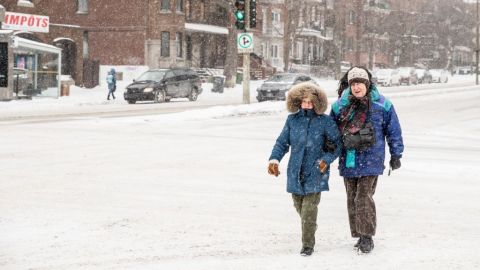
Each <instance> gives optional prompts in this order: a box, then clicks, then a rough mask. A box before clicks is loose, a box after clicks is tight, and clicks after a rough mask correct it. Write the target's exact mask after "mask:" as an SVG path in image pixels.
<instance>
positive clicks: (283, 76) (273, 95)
mask: <svg viewBox="0 0 480 270" xmlns="http://www.w3.org/2000/svg"><path fill="white" fill-rule="evenodd" d="M301 82H312V83H315V84H316V82H315V80H313V79H312V78H311V77H310V76H308V75H305V74H296V73H280V74H275V75H273V76H272V77H270V78H269V79H268V80H266V81H265V82H264V83H263V84H262V85H261V86H260V87H259V88H258V89H257V100H258V102H262V101H265V100H285V98H286V93H287V91H288V90H289V89H290V88H291V87H292V86H293V85H295V84H298V83H301Z"/></svg>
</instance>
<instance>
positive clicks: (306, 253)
mask: <svg viewBox="0 0 480 270" xmlns="http://www.w3.org/2000/svg"><path fill="white" fill-rule="evenodd" d="M312 253H313V248H311V247H304V248H302V250H301V251H300V255H302V256H310V255H312Z"/></svg>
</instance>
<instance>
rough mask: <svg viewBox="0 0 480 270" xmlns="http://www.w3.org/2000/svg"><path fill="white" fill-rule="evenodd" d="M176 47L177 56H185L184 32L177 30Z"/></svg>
mask: <svg viewBox="0 0 480 270" xmlns="http://www.w3.org/2000/svg"><path fill="white" fill-rule="evenodd" d="M175 47H176V50H177V57H182V56H183V34H182V33H180V32H177V34H176V35H175Z"/></svg>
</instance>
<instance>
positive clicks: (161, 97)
mask: <svg viewBox="0 0 480 270" xmlns="http://www.w3.org/2000/svg"><path fill="white" fill-rule="evenodd" d="M164 101H165V93H164V92H163V91H157V92H155V94H154V97H153V102H155V103H160V102H164Z"/></svg>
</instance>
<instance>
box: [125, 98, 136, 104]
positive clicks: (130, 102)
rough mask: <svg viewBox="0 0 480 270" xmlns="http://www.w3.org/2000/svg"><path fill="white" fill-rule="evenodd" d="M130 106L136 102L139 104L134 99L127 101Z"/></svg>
mask: <svg viewBox="0 0 480 270" xmlns="http://www.w3.org/2000/svg"><path fill="white" fill-rule="evenodd" d="M127 102H128V104H135V102H137V101H136V100H135V99H132V100H127Z"/></svg>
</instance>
